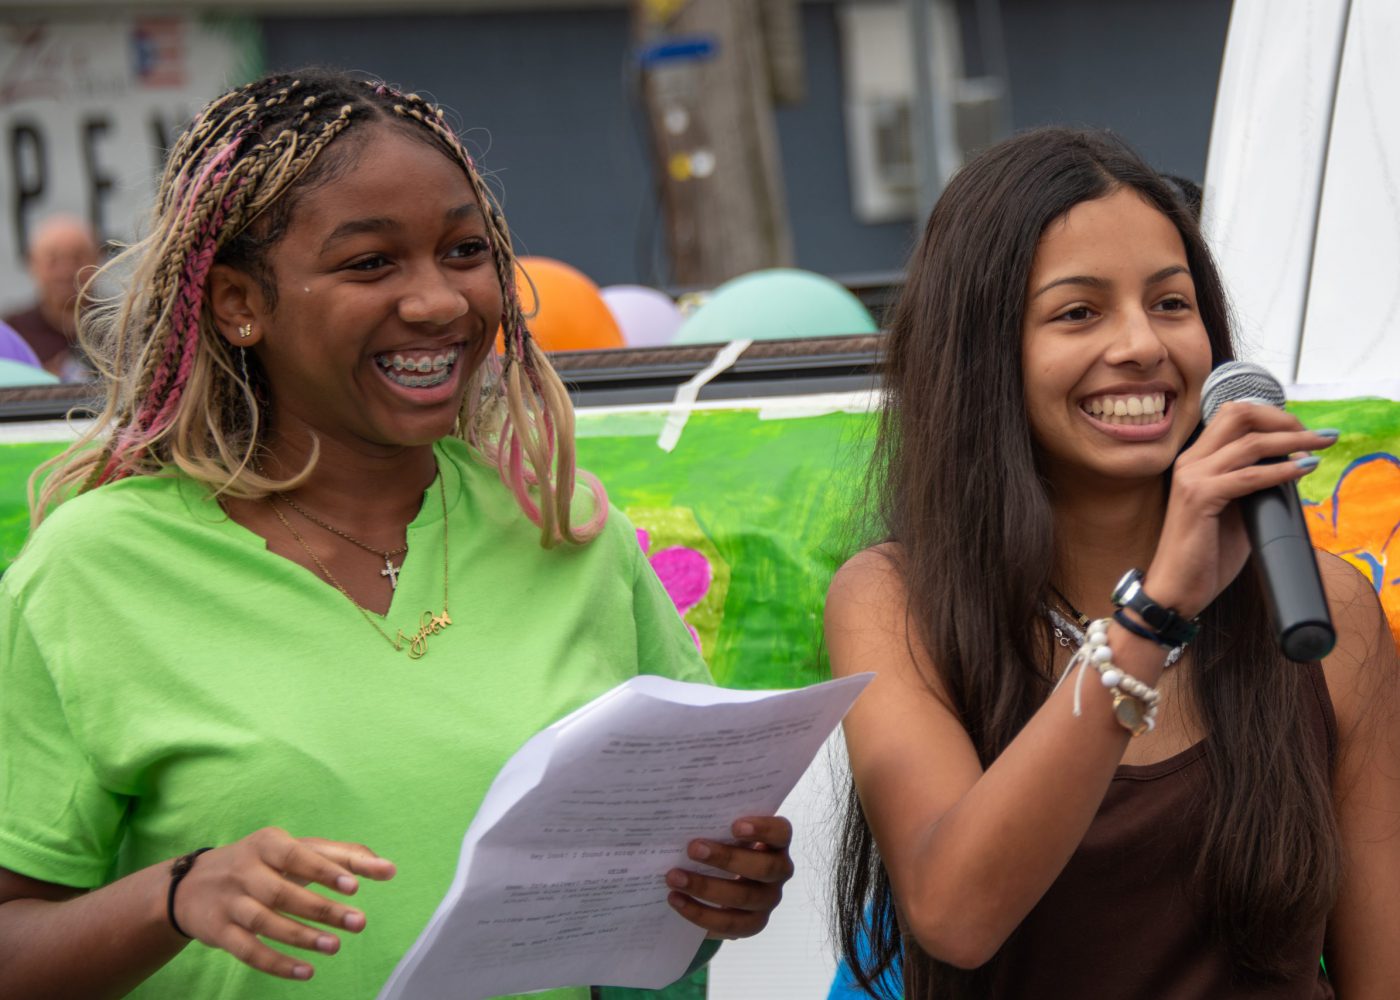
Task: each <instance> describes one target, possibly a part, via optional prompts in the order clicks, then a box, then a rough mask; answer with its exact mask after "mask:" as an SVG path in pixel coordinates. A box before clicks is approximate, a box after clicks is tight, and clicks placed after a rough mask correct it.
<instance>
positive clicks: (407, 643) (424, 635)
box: [267, 471, 452, 660]
mask: <svg viewBox="0 0 1400 1000" xmlns="http://www.w3.org/2000/svg"><path fill="white" fill-rule="evenodd" d="M438 496H439V497H440V498H441V500H442V614H440V615H435V614H433V613H432V611H424V612H423V614H422V615H421V616H420V617H419V619H418V631H417V632H415V633H414V634H413V635H411V636H410V635H405V634H404V631H403V629H398V630H397V633H396V635H394V636H390V635H389V633H388V632H386V631H384V629H382V628H381V627H380V626H379V623H378V622H376V621H375V620H374V616H372V615H371V614H370V613H369V609H368V608H366V607H365V606H364V605H363V604H361V603H360V602H359V601H357V600H355V598H353V597H351V596H350V591H348V590H346V589H345V588H344V587H343V586H342V585H341V583H340V581H339V580H337V579H336V578H335V577H334V576H332V575H331V571H330V570H328V569H327V568H326V564H325V563H323V562H321V560H320V559H319V558H317V556H316V553H315V552H313V551H311V546H310V545H308V544H306V539H304V538H302V537H301V534H300V533H299V532H298V531H297V529H296V528H293V527H292V524H291V522H290V521H288V520H287V518H286V517H285V516H283V514H282V511H281V510H280V509H279V508H278V506H277V502H278V501H279V500H281V501H282V502H284V503H286V504H287V505H288V506H289V507H291V508H292V509H293V510H295V511H297V512H298V513H301V514H304V515H306V516H307V517H308V518H310V520H312V521H316V523H318V524H321V526H322V527H324V528H329V529H330V530H331V531H334V532H335V533H336V534H337V535H340V536H341V537H342V538H345V539H348V540H349V541H352V542H355V544H356V545H359V546H360V547H361V548H369V546H367V545H365V544H364V543H362V542H357V541H355V539H353V538H351V537H350V536H349V535H347V534H345V532H343V531H340V530H338V529H336V528H332V527H331V526H330V525H328V524H324V523H323V522H321V521H319V520H317V519H316V518H314V517H311V516H310V515H309V514H306V511H304V510H302V509H301V508H300V507H298V506H297V505H296V504H295V503H293V502H292V501H291V499H290V498H288V497H286V496H284V495H283V494H281V493H277V494H272V495H269V496H268V498H267V505H268V506H269V507H271V508H272V513H274V514H276V515H277V520H279V521H281V522H282V526H283V527H284V528H286V529H287V530H288V531H289V532H291V535H292V537H293V538H295V539H296V540H297V544H298V545H300V546H301V547H302V548H303V549H305V550H306V554H307V555H308V556H310V557H311V561H312V562H313V563H315V564H316V568H317V569H319V570H320V571H321V575H322V576H324V577H325V578H326V581H327V582H328V583H329V584H330V585H331V586H333V587H334V588H335V589H336V590H338V591H340V592H341V593H342V594H344V595H345V599H346V600H347V601H349V602H350V603H351V604H353V605H355V607H356V608H357V609H359V612H360V614H361V615H363V616H364V619H365V621H367V622H369V623H370V625H371V626H372V627H373V628H374V630H375V631H376V632H378V633H379V634H380V635H382V636H383V637H384V639H385V641H387V642H388V643H389V645H391V646H393V647H394V652H396V653H401V652H403V651H404V650H405V649H407V651H408V656H409V659H412V660H418V659H421V658H422V657H424V656H425V655H427V652H428V636H430V635H436V634H437V633H439V632H441V631H442V630H443V629H445V628H447V626H449V625H451V624H452V617H451V615H449V614H448V611H447V575H448V574H447V566H448V559H447V486H446V484H445V483H444V482H442V473H441V472H440V471H439V473H438ZM370 551H371V552H378V550H377V549H370ZM407 551H408V546H407V545H404V547H403V548H401V549H399V550H398V552H394V553H387V554H384V555H385V559H384V561H385V562H386V563H388V562H389V559H388V556H389V555H390V554H392V555H398V554H400V553H403V552H407ZM399 568H402V564H400V567H398V568H396V567H394V566H393V564H392V563H389V569H390V570H392V572H389V571H388V570H381V571H380V573H379V575H380V576H388V577H389V578H390V584H391V585H392V586H393V588H394V589H398V570H399Z"/></svg>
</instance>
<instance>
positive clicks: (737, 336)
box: [672, 268, 878, 344]
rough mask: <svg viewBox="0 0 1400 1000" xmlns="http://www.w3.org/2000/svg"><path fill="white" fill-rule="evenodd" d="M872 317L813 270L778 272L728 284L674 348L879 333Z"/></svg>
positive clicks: (685, 329)
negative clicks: (743, 341) (729, 342)
mask: <svg viewBox="0 0 1400 1000" xmlns="http://www.w3.org/2000/svg"><path fill="white" fill-rule="evenodd" d="M876 332H878V328H877V327H876V326H875V321H874V320H873V319H871V318H870V313H869V312H867V311H866V308H865V306H863V305H861V303H860V299H858V298H856V297H855V296H854V295H852V294H851V293H850V292H848V291H847V290H846V289H845V288H843V287H842V286H841V285H840V284H838V283H837V282H835V281H832V280H831V279H830V278H828V277H825V276H824V275H820V274H813V273H812V272H811V271H799V270H796V269H794V268H774V269H772V270H768V271H754V272H753V273H751V274H745V275H743V276H742V277H738V278H734V279H732V280H730V281H726V282H725V283H724V284H722V285H720V286H719V287H718V288H716V289H715V292H714V295H712V296H711V297H710V299H709V301H707V302H706V303H705V304H704V305H702V306H701V307H700V308H699V309H697V310H696V311H695V314H694V315H693V316H691V317H690V318H689V319H687V320H686V321H685V324H684V325H683V326H682V327H681V329H680V332H679V333H677V334H676V338H675V340H674V341H672V343H676V344H709V343H715V342H716V341H729V340H749V339H752V340H781V339H783V338H785V337H839V336H854V335H859V334H867V333H876Z"/></svg>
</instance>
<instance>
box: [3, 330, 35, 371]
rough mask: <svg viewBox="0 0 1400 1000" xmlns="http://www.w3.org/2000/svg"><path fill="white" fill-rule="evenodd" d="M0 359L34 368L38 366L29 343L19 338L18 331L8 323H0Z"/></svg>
mask: <svg viewBox="0 0 1400 1000" xmlns="http://www.w3.org/2000/svg"><path fill="white" fill-rule="evenodd" d="M0 358H8V359H9V360H10V361H19V362H21V363H22V364H26V365H35V366H36V367H37V366H38V364H39V357H38V355H36V354H35V353H34V348H32V347H30V346H29V341H27V340H25V339H24V338H23V337H21V336H20V335H19V331H18V330H16V329H15V328H14V327H12V326H11V325H10V324H9V323H6V322H3V321H0Z"/></svg>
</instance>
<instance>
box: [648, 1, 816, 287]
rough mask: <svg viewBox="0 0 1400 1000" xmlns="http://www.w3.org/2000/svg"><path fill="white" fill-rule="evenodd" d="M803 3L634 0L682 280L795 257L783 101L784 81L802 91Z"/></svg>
mask: <svg viewBox="0 0 1400 1000" xmlns="http://www.w3.org/2000/svg"><path fill="white" fill-rule="evenodd" d="M797 13H798V12H797V0H633V25H634V36H635V38H636V39H637V43H638V52H639V59H640V62H641V79H642V94H643V99H644V100H645V103H646V109H647V119H648V122H649V124H650V130H651V138H652V150H653V156H654V166H655V169H656V171H657V175H658V178H659V188H660V191H661V210H662V213H663V216H664V218H665V224H666V247H667V250H668V252H669V255H670V259H671V269H672V273H671V280H672V283H673V284H677V285H696V286H705V287H712V286H714V285H716V284H719V283H720V282H722V281H724V280H725V279H727V278H732V277H734V276H736V275H740V274H745V273H747V272H749V271H754V270H758V269H761V268H765V267H781V266H790V265H791V263H792V259H793V252H792V233H791V231H790V228H789V226H788V216H787V203H786V197H785V195H784V192H783V179H782V163H781V159H780V155H779V151H778V137H777V130H776V127H775V124H774V119H773V101H774V92H775V87H776V88H778V92H779V93H780V95H781V96H782V97H783V98H784V99H789V100H790V99H794V98H795V97H800V96H801V93H802V89H803V88H802V64H801V45H800V36H798V37H797V38H796V39H794V32H797V31H798V30H799V25H798V21H797ZM770 32H771V34H770ZM770 53H771V54H772V55H774V56H777V57H778V58H777V59H774V58H772V57H771V56H770Z"/></svg>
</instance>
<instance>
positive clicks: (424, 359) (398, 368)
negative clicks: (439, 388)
mask: <svg viewBox="0 0 1400 1000" xmlns="http://www.w3.org/2000/svg"><path fill="white" fill-rule="evenodd" d="M458 353H459V352H458V350H457V348H455V347H454V348H452V349H451V350H450V351H447V352H445V353H443V354H437V355H433V356H432V357H428V356H417V357H404V356H403V355H402V354H393V355H389V354H380V355H377V356H376V357H375V359H374V360H375V363H376V364H378V365H379V367H380V368H382V369H383V370H384V374H385V375H386V376H387V377H388V379H389V381H391V382H397V383H398V384H399V385H403V386H408V387H409V388H415V389H417V388H424V387H426V386H433V385H441V384H442V383H443V382H446V381H447V379H448V376H450V375H451V374H452V365H453V364H454V363H455V362H456V361H457V355H458Z"/></svg>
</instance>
